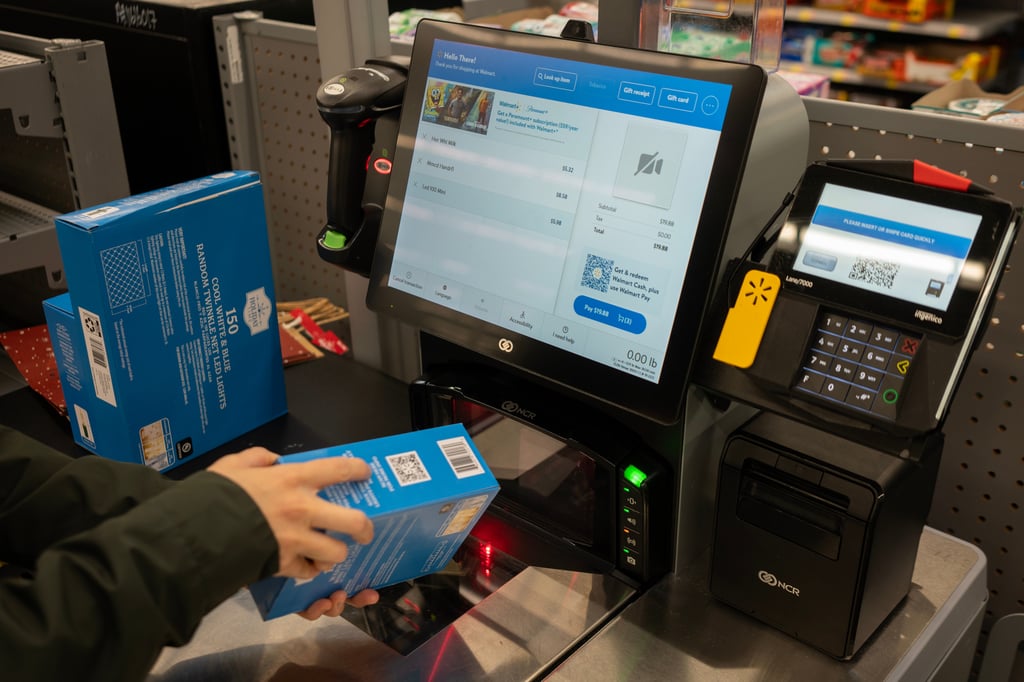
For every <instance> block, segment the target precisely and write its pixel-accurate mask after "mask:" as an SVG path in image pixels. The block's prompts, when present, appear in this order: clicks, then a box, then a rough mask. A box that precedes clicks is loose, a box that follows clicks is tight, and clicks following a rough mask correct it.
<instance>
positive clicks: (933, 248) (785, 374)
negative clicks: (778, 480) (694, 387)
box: [697, 162, 1019, 435]
mask: <svg viewBox="0 0 1024 682" xmlns="http://www.w3.org/2000/svg"><path fill="white" fill-rule="evenodd" d="M864 168H870V165H865V166H863V167H858V168H856V169H853V168H847V167H841V166H839V165H831V164H829V163H827V162H826V163H815V164H812V165H811V166H809V167H808V168H807V171H806V173H805V175H804V178H803V180H802V182H801V185H800V187H799V189H798V191H797V193H796V198H795V199H794V201H793V205H792V208H791V210H790V213H789V215H788V217H787V219H786V221H785V223H784V225H783V226H782V228H781V229H780V231H779V237H778V241H777V243H776V245H775V249H774V251H773V253H772V257H771V260H770V264H769V265H768V267H762V266H757V265H754V264H752V263H749V262H744V263H738V264H735V270H734V273H735V274H734V275H733V276H732V277H731V278H730V281H729V282H727V284H726V286H723V287H722V291H720V293H719V295H718V299H719V302H718V303H717V305H715V306H714V307H713V311H714V312H713V314H714V315H715V316H716V317H715V318H714V319H713V320H712V323H711V324H710V325H709V328H710V329H711V330H712V332H711V333H710V334H709V337H712V338H708V339H707V340H706V341H705V344H704V348H705V352H706V353H707V354H708V355H710V356H711V358H712V359H713V361H712V362H707V363H701V364H702V365H703V367H702V368H701V369H700V370H698V376H697V382H698V383H699V384H701V385H703V386H705V387H706V388H708V389H710V390H711V391H713V392H718V393H721V394H723V395H725V396H727V397H729V398H733V399H737V400H741V401H745V402H749V403H751V404H753V405H755V406H759V407H762V408H765V409H770V410H772V411H775V412H777V413H780V414H784V415H787V416H790V417H794V418H798V419H801V420H802V421H805V422H811V423H815V424H821V423H822V420H825V423H833V424H841V425H842V426H843V428H847V427H849V428H853V429H864V428H868V429H874V430H881V431H882V432H886V433H893V434H896V435H910V434H914V433H923V432H926V431H928V430H931V429H933V428H935V427H937V426H938V425H939V424H941V422H942V420H943V418H944V417H945V414H946V411H947V410H948V408H949V404H950V402H951V400H952V395H953V392H954V390H955V387H956V385H957V384H958V382H959V380H960V377H961V376H962V373H963V370H964V368H965V367H966V364H967V360H968V359H969V357H970V354H971V352H972V351H973V349H974V347H975V345H976V344H977V342H978V340H979V338H980V335H981V332H982V330H983V328H984V321H985V320H986V319H987V318H988V316H989V310H990V307H991V304H992V302H993V300H994V296H995V291H996V285H997V283H998V279H999V276H1000V274H1001V273H1002V270H1003V267H1004V265H1005V262H1006V259H1007V257H1008V254H1009V249H1010V246H1011V244H1012V242H1013V238H1014V235H1015V234H1016V230H1017V227H1018V222H1019V209H1018V208H1016V207H1014V206H1012V205H1011V204H1010V203H1009V202H1006V201H1004V200H1001V199H999V198H997V197H995V196H992V195H987V194H983V193H980V192H964V191H954V190H950V189H943V188H940V187H936V186H931V185H924V184H920V183H916V182H913V181H908V180H905V179H899V178H895V177H890V176H885V175H879V174H875V173H871V172H867V171H866V170H864ZM768 277H772V278H775V280H774V281H778V282H779V286H778V287H777V289H776V291H775V292H772V293H773V294H777V298H776V299H775V300H774V303H773V304H768V303H767V302H766V301H761V302H764V303H765V304H766V305H764V306H763V307H762V308H761V309H759V310H755V308H754V306H753V305H752V299H754V298H755V297H754V296H753V295H752V291H753V290H754V289H755V288H757V286H761V285H762V284H763V283H764V282H766V281H768V279H767V278H768ZM730 285H731V286H730ZM759 300H760V299H759ZM741 322H742V324H741Z"/></svg>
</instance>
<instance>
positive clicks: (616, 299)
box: [387, 40, 946, 383]
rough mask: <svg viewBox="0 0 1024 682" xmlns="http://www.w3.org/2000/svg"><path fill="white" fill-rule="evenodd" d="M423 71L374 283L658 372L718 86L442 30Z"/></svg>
mask: <svg viewBox="0 0 1024 682" xmlns="http://www.w3.org/2000/svg"><path fill="white" fill-rule="evenodd" d="M427 76H428V77H427V82H426V87H425V91H424V92H423V98H422V102H421V103H420V107H421V108H420V110H419V112H418V125H417V128H416V132H415V140H414V141H413V143H412V159H411V172H410V175H409V178H408V184H407V187H406V191H405V195H404V200H403V204H402V206H401V218H400V222H399V229H398V236H397V239H396V242H395V247H394V256H393V261H392V265H391V268H390V273H389V279H388V283H387V286H388V287H391V288H394V289H398V290H401V291H403V292H406V293H408V294H410V295H412V296H416V297H419V298H422V299H425V300H428V301H431V302H433V303H436V304H439V305H442V306H445V307H447V308H450V309H453V310H456V311H459V312H461V313H464V314H466V315H470V316H472V317H474V318H476V319H479V320H483V321H486V322H489V323H491V324H494V325H497V326H498V327H501V328H504V329H508V330H513V331H515V332H517V333H519V334H521V335H524V336H527V337H531V338H533V339H536V340H538V341H540V342H543V343H546V344H549V345H551V346H554V347H557V348H560V349H562V350H565V351H568V352H570V353H574V354H577V355H580V356H583V357H584V358H587V359H590V360H593V361H595V362H598V363H601V364H603V365H607V366H609V367H613V368H615V369H617V370H619V371H621V372H624V373H626V374H628V375H632V376H635V377H639V378H640V379H643V380H646V381H649V382H652V383H658V381H659V379H660V376H661V368H662V367H663V366H664V362H663V360H664V355H665V351H666V348H667V347H668V343H669V338H670V336H671V333H672V326H673V322H674V318H675V314H676V306H677V304H678V302H679V297H680V292H681V290H682V286H683V281H684V278H685V275H686V271H687V266H688V263H689V259H690V255H691V250H692V248H693V243H694V237H695V234H696V231H697V225H698V221H699V220H700V216H701V211H702V208H703V206H704V197H705V193H706V190H707V187H708V181H709V177H710V175H711V170H712V165H713V163H714V161H715V156H716V153H717V150H718V147H719V139H720V137H721V129H722V126H723V122H724V120H725V112H726V108H727V106H728V105H729V100H730V93H731V91H732V86H731V85H729V84H726V83H717V82H711V81H701V80H693V79H689V78H681V77H678V76H669V75H663V74H658V73H649V72H638V71H631V70H629V69H623V68H618V67H614V66H609V65H602V64H595V63H585V62H578V61H571V60H565V59H558V58H553V57H550V56H542V55H537V54H530V53H524V52H514V51H509V50H504V49H499V48H494V47H487V46H480V45H475V44H466V43H461V42H454V41H449V40H438V41H436V42H435V44H434V50H433V54H432V57H431V62H430V67H429V71H428V72H427ZM406 106H408V104H406ZM931 277H932V275H930V276H929V279H930V278H931ZM942 277H943V278H945V277H946V275H945V274H943V275H942ZM943 281H945V279H943Z"/></svg>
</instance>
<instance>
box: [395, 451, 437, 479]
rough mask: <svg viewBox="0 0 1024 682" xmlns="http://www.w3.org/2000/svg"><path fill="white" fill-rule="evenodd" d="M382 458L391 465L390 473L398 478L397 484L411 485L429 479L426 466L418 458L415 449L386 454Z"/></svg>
mask: <svg viewBox="0 0 1024 682" xmlns="http://www.w3.org/2000/svg"><path fill="white" fill-rule="evenodd" d="M384 459H385V460H386V461H387V463H388V466H389V467H391V473H393V474H394V475H395V478H396V479H398V485H402V486H405V485H413V484H414V483H423V482H424V481H429V480H430V474H429V473H428V472H427V469H426V467H424V466H423V460H422V459H420V456H419V455H418V454H416V451H415V450H410V451H409V452H402V453H399V454H397V455H388V456H387V457H385V458H384Z"/></svg>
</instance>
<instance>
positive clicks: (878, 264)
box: [850, 258, 900, 289]
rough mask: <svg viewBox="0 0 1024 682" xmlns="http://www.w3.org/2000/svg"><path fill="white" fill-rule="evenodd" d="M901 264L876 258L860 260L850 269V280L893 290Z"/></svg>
mask: <svg viewBox="0 0 1024 682" xmlns="http://www.w3.org/2000/svg"><path fill="white" fill-rule="evenodd" d="M899 271H900V264H899V263H891V262H889V261H884V260H875V259H874V258H858V259H857V260H856V261H855V262H854V264H853V267H852V268H851V269H850V279H855V280H859V281H861V282H866V283H867V284H871V285H874V286H876V287H883V288H885V289H892V285H893V282H894V281H895V280H896V275H897V274H899Z"/></svg>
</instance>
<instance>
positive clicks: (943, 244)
mask: <svg viewBox="0 0 1024 682" xmlns="http://www.w3.org/2000/svg"><path fill="white" fill-rule="evenodd" d="M980 224H981V216H980V215H978V214H975V213H967V212H964V211H959V210H955V209H952V208H948V207H945V206H936V205H931V204H925V203H921V202H918V201H911V200H908V199H904V198H901V197H895V196H888V195H881V194H876V193H873V192H869V191H864V190H861V189H856V188H853V187H845V186H841V185H836V184H832V183H828V184H826V185H825V186H824V188H823V190H822V192H821V199H820V201H819V202H818V206H817V208H816V209H815V211H814V215H813V217H812V218H811V222H810V225H809V226H808V228H807V231H806V232H805V234H804V236H803V241H802V243H801V245H800V251H799V253H798V254H797V258H796V261H795V262H794V264H793V270H795V271H797V272H803V273H807V274H810V275H816V276H818V277H823V278H825V279H829V280H832V281H834V282H839V283H841V284H847V285H850V286H853V287H857V288H858V289H865V290H868V291H871V292H874V293H878V294H883V295H885V296H889V297H892V298H896V299H899V300H901V301H905V302H907V303H913V304H916V305H921V306H927V307H929V308H935V309H938V310H941V311H946V309H947V308H948V307H949V302H950V300H951V298H952V296H953V292H954V290H955V289H956V282H957V280H958V279H959V278H960V274H961V272H962V271H963V269H964V264H965V263H966V261H967V256H968V254H969V253H970V250H971V244H972V243H973V241H974V237H975V235H976V234H977V232H978V227H979V226H980Z"/></svg>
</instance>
